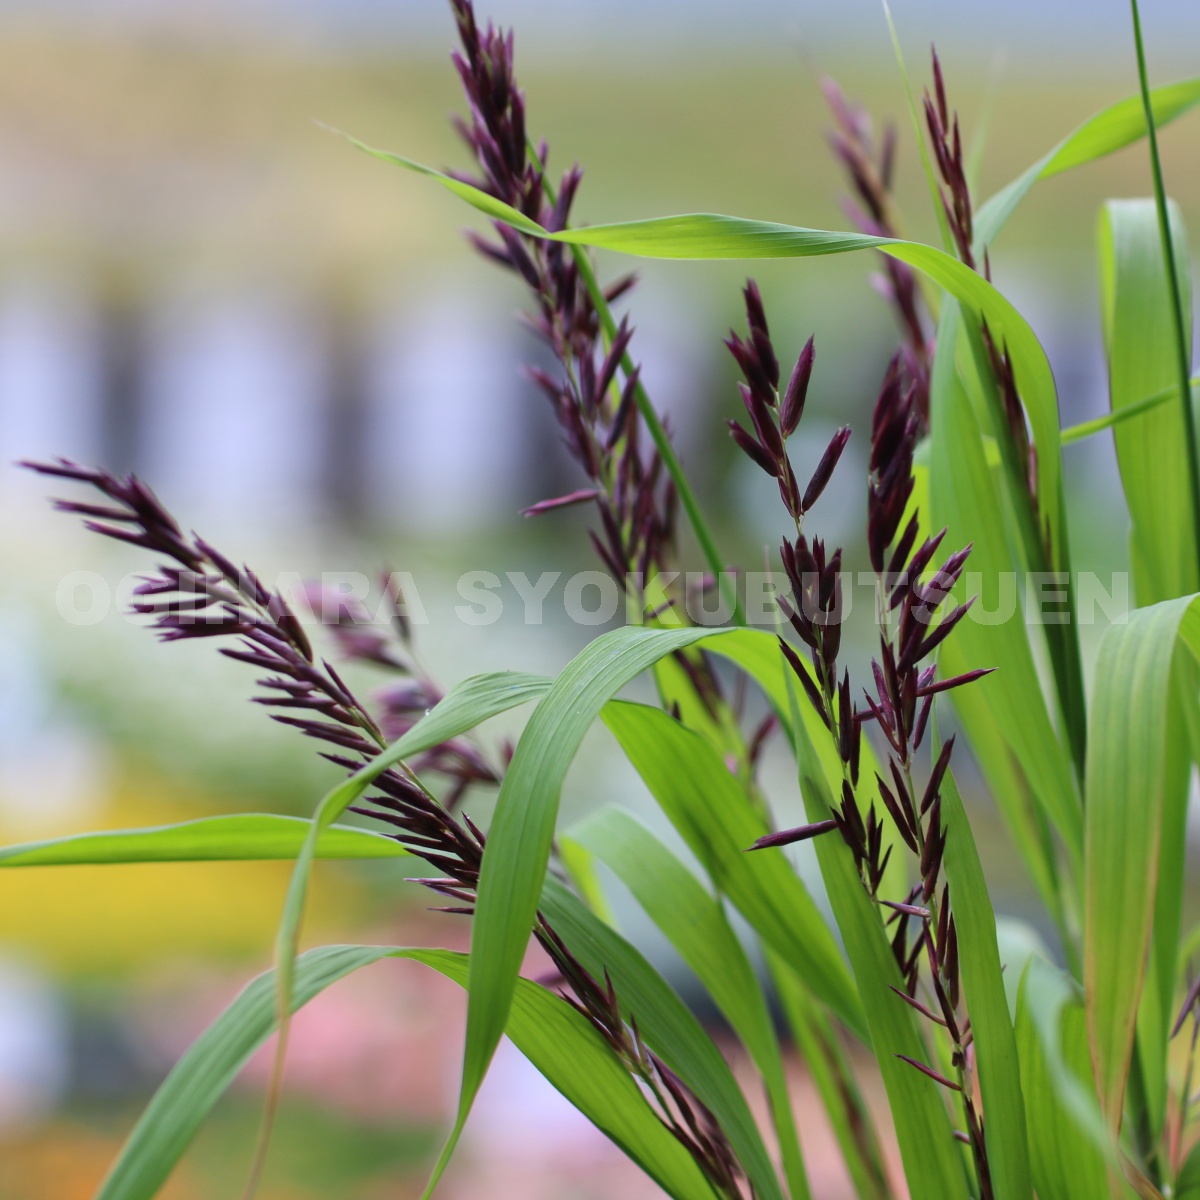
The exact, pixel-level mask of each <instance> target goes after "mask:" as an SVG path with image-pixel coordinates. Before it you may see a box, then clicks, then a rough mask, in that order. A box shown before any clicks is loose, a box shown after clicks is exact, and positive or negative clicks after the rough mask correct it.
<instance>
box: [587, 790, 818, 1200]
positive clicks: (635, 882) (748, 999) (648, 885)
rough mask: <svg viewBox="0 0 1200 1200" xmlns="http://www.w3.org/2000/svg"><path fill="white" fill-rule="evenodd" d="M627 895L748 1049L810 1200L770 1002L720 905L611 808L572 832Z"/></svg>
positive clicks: (788, 1161) (797, 1192)
mask: <svg viewBox="0 0 1200 1200" xmlns="http://www.w3.org/2000/svg"><path fill="white" fill-rule="evenodd" d="M572 837H573V838H574V839H575V840H576V841H578V842H581V843H582V844H583V845H585V846H587V847H589V848H590V849H591V850H592V852H593V853H594V854H595V855H596V856H597V857H598V858H599V859H600V860H601V861H602V862H604V863H605V864H607V866H608V867H609V868H610V870H612V872H613V873H614V874H615V875H616V876H617V878H618V879H620V880H621V882H622V883H623V884H624V885H625V886H626V887H627V888H628V889H629V891H630V892H631V893H632V894H633V896H634V898H635V899H636V900H637V902H638V904H640V905H641V907H642V909H643V910H644V911H645V913H646V915H647V916H648V917H649V918H650V919H651V920H652V921H653V922H654V923H655V925H657V926H658V928H659V929H660V930H662V932H663V934H664V935H665V936H666V937H667V939H668V940H669V941H670V943H671V944H672V945H673V946H674V947H675V949H676V950H677V951H678V952H679V954H680V956H681V957H682V958H683V960H684V962H686V963H687V965H688V966H689V967H690V968H691V969H692V971H694V972H695V974H696V978H697V979H699V980H700V982H701V984H703V986H704V988H705V989H706V990H707V992H708V994H709V995H710V996H711V997H712V1000H713V1003H715V1004H716V1006H717V1007H718V1008H719V1009H720V1010H721V1012H722V1013H723V1014H724V1016H725V1019H726V1020H727V1021H728V1022H729V1025H730V1027H731V1028H732V1029H733V1031H734V1033H736V1034H737V1036H738V1037H739V1038H740V1039H741V1042H742V1045H743V1046H745V1047H746V1050H747V1052H748V1053H749V1055H750V1058H751V1060H752V1061H753V1062H754V1065H755V1066H756V1067H757V1068H758V1071H759V1074H760V1075H761V1076H762V1078H763V1083H764V1085H765V1087H766V1092H767V1099H768V1103H769V1105H770V1108H771V1118H772V1124H773V1125H774V1127H775V1134H776V1137H777V1138H778V1139H779V1145H780V1153H781V1157H782V1159H783V1169H784V1178H785V1179H786V1180H787V1188H788V1195H789V1196H791V1197H792V1200H798V1198H807V1197H810V1196H811V1195H812V1192H811V1190H810V1188H809V1184H808V1175H807V1173H806V1171H805V1168H804V1156H803V1154H802V1153H801V1150H800V1143H799V1140H798V1139H797V1137H796V1126H795V1117H794V1114H793V1112H792V1104H791V1099H790V1097H789V1095H788V1084H787V1077H786V1075H785V1074H784V1069H783V1058H782V1056H781V1055H780V1052H779V1042H778V1040H777V1039H776V1037H775V1030H774V1028H773V1026H772V1022H771V1013H770V1011H769V1009H768V1008H767V1000H766V997H765V995H764V994H763V991H762V988H761V987H760V986H759V983H758V979H757V977H756V976H755V973H754V967H753V966H752V965H751V963H750V959H749V958H748V957H747V955H746V952H745V950H744V949H743V948H742V945H741V943H740V942H739V941H738V939H737V935H736V934H735V933H734V932H733V929H732V928H731V926H730V924H729V921H728V919H727V918H726V916H725V912H724V910H723V909H722V907H721V905H720V903H719V902H718V901H717V900H716V899H714V898H713V897H712V896H711V895H710V894H709V893H708V892H707V891H706V890H705V888H704V886H703V885H702V884H701V883H700V881H699V880H698V879H697V878H696V877H695V876H694V875H693V874H692V872H691V871H690V870H689V869H688V868H687V867H686V866H684V864H683V863H682V862H680V861H679V859H678V858H676V857H675V855H674V854H672V853H671V851H670V850H668V849H667V847H666V846H664V845H663V844H662V842H660V841H659V840H658V838H656V837H655V836H654V834H653V833H651V832H650V830H649V829H647V828H646V826H645V825H643V824H642V823H641V822H640V821H638V820H637V819H636V818H635V817H634V816H633V815H632V814H630V813H628V812H626V811H625V810H623V809H620V808H615V807H609V808H603V809H601V810H600V811H599V812H598V813H595V814H594V815H593V816H591V817H589V818H588V819H587V820H586V821H584V822H583V823H582V824H581V825H576V826H575V827H574V829H573V830H572ZM764 1182H766V1181H754V1183H755V1190H756V1192H757V1193H758V1194H760V1195H762V1196H764V1197H765V1196H770V1195H775V1196H780V1195H781V1194H782V1193H780V1191H779V1187H778V1184H777V1182H776V1181H775V1180H774V1179H773V1178H772V1179H771V1180H770V1181H769V1186H767V1187H764Z"/></svg>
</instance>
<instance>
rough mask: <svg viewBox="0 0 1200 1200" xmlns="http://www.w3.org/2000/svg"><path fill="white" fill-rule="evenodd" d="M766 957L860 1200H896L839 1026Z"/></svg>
mask: <svg viewBox="0 0 1200 1200" xmlns="http://www.w3.org/2000/svg"><path fill="white" fill-rule="evenodd" d="M766 957H767V963H768V965H769V967H770V969H771V978H772V980H774V982H775V988H776V991H777V993H778V995H779V1002H780V1005H781V1006H782V1008H783V1011H784V1014H785V1016H786V1017H787V1022H788V1027H789V1029H791V1031H792V1037H793V1038H794V1039H795V1042H796V1048H797V1050H799V1052H800V1055H801V1057H802V1058H803V1060H804V1064H805V1066H806V1067H807V1068H808V1071H809V1074H810V1075H811V1076H812V1080H813V1083H814V1085H815V1086H816V1089H817V1093H818V1095H819V1096H820V1097H821V1104H822V1107H823V1108H824V1109H825V1116H826V1117H827V1118H828V1119H829V1123H830V1125H831V1126H832V1127H833V1135H834V1137H835V1138H836V1139H837V1143H838V1146H839V1147H840V1149H841V1151H842V1158H843V1160H844V1162H845V1164H846V1170H847V1172H848V1173H849V1175H850V1178H851V1180H852V1181H853V1182H854V1188H855V1191H856V1192H857V1194H858V1196H859V1200H891V1198H892V1197H893V1196H894V1195H895V1192H894V1190H893V1189H892V1187H891V1185H890V1183H889V1181H888V1175H887V1170H886V1169H885V1167H884V1162H883V1152H882V1150H881V1149H880V1147H879V1139H878V1136H877V1135H876V1132H875V1123H874V1120H873V1119H872V1116H871V1111H870V1109H869V1108H868V1107H867V1104H866V1101H865V1100H864V1099H863V1096H862V1092H861V1090H860V1089H859V1086H858V1081H857V1080H856V1079H855V1076H854V1071H853V1069H852V1068H851V1066H850V1063H849V1061H848V1058H847V1056H846V1054H845V1053H844V1051H843V1049H842V1047H841V1045H840V1043H839V1040H838V1036H837V1034H836V1032H835V1031H834V1028H833V1025H832V1024H831V1022H830V1020H829V1018H828V1016H827V1015H826V1014H825V1012H824V1010H823V1009H822V1007H821V1005H820V1003H818V1001H816V1000H815V999H814V998H813V996H812V994H811V993H810V992H809V991H808V989H807V988H806V987H805V986H804V984H803V983H802V982H801V980H800V979H799V977H798V976H797V975H796V973H795V971H793V970H792V969H791V968H790V967H789V966H788V965H787V964H786V963H785V962H784V961H783V960H782V959H781V958H780V957H779V955H777V954H775V953H773V952H772V951H771V950H770V949H768V950H767V953H766Z"/></svg>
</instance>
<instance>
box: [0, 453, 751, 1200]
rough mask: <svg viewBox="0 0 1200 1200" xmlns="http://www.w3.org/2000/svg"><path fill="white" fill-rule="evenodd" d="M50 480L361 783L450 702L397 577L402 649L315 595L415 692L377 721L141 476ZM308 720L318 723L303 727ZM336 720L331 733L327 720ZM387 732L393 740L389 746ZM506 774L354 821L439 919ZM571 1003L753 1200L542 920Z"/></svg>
mask: <svg viewBox="0 0 1200 1200" xmlns="http://www.w3.org/2000/svg"><path fill="white" fill-rule="evenodd" d="M23 465H24V466H27V467H29V468H30V469H31V470H34V471H37V472H38V473H39V474H42V475H48V476H52V477H56V478H60V479H66V480H71V481H74V482H78V483H83V484H87V485H89V486H91V487H93V488H95V489H96V490H97V491H99V492H100V494H101V495H102V496H103V498H104V503H102V504H94V503H87V502H81V501H73V500H57V501H55V507H56V508H57V509H59V510H60V511H62V512H67V513H73V514H76V515H78V516H82V517H83V518H84V524H85V526H86V527H87V528H88V529H90V530H92V531H93V532H95V533H98V534H100V535H101V536H103V537H108V538H112V539H114V540H116V541H120V542H125V543H128V544H130V545H134V546H137V547H139V548H141V549H144V550H148V551H151V552H152V553H156V554H159V555H161V556H162V557H163V558H165V559H167V560H168V561H167V562H163V563H159V564H158V565H157V567H156V570H155V572H154V573H153V574H151V575H148V576H146V577H145V578H144V580H143V582H142V583H141V584H140V585H139V586H138V588H137V589H135V591H136V595H137V596H138V597H140V598H139V599H137V600H136V601H135V602H134V606H133V608H134V611H135V612H137V613H139V614H142V615H146V616H150V617H153V621H152V627H153V628H155V629H157V630H158V631H159V635H160V637H161V638H162V639H163V640H165V641H176V640H180V639H183V638H194V637H222V638H239V639H241V641H240V645H238V646H237V647H222V648H221V653H222V654H225V655H227V656H228V657H229V658H232V659H236V660H237V661H239V662H244V663H247V664H248V665H250V666H254V667H257V668H259V669H262V670H265V671H268V672H270V674H269V675H267V676H266V677H264V678H263V679H261V680H260V681H259V682H260V684H261V686H262V687H263V688H264V691H265V694H264V695H263V696H260V697H257V698H256V702H257V703H259V704H263V705H265V706H266V707H268V708H269V709H276V710H279V711H276V712H272V713H271V716H272V717H273V718H274V719H275V720H277V721H280V722H282V723H283V724H285V725H289V726H292V727H293V728H296V729H299V730H300V731H301V732H302V733H304V734H306V735H307V736H309V737H313V738H316V739H318V740H319V741H322V742H324V743H326V744H327V745H329V746H330V747H331V748H332V752H330V751H325V752H323V753H322V757H323V758H326V759H328V760H329V761H330V762H332V763H334V764H336V765H337V766H340V767H342V768H343V769H344V770H346V771H347V772H354V771H357V770H358V769H359V768H360V767H362V766H363V765H364V763H366V762H369V761H370V760H371V759H372V758H374V757H375V756H376V755H377V754H378V753H379V751H380V750H382V749H383V748H384V747H386V745H387V737H388V733H392V734H395V733H396V732H397V730H399V731H402V730H403V729H404V728H408V727H410V726H411V725H412V724H414V723H415V721H416V720H418V719H419V717H420V715H422V714H423V713H424V711H425V710H426V708H428V707H430V706H432V704H435V703H436V702H437V700H438V699H439V698H440V696H441V692H440V690H439V689H438V688H437V685H436V684H435V683H434V682H433V681H432V680H431V679H429V678H428V676H426V675H424V674H423V673H422V672H421V671H420V670H419V669H418V668H417V666H416V663H415V659H414V658H413V656H412V648H411V629H410V628H409V625H408V621H407V619H406V617H405V615H404V607H403V597H402V596H401V595H400V593H399V591H398V590H396V588H395V585H394V582H393V580H392V579H391V577H390V576H388V577H386V578H385V581H384V594H385V597H387V599H388V600H389V601H390V603H391V607H392V622H391V625H392V633H393V636H392V637H387V636H385V635H384V634H382V633H380V632H379V631H378V630H377V629H374V628H368V625H369V624H370V621H369V617H368V615H367V614H366V612H365V610H363V609H362V607H361V605H358V604H357V603H356V602H354V601H351V600H348V599H346V597H344V596H342V595H339V594H336V593H334V594H332V595H331V594H329V593H325V592H321V591H319V590H317V589H314V590H312V591H310V594H309V597H308V599H309V601H310V603H312V602H314V601H315V603H313V607H314V609H316V608H318V606H319V611H320V612H321V613H322V614H323V615H324V616H326V617H328V618H329V619H330V622H331V625H332V629H333V632H334V640H335V642H336V643H337V644H338V646H339V647H340V648H341V650H342V652H343V653H344V655H345V656H346V657H348V658H350V659H353V660H356V661H358V662H365V663H370V664H373V665H375V666H378V667H383V668H386V669H388V670H390V671H393V672H395V673H397V674H398V675H399V676H400V677H401V678H400V679H399V680H398V681H397V682H396V683H394V684H393V685H392V686H391V688H390V689H388V690H387V691H386V692H385V694H384V707H385V714H384V715H383V716H382V717H380V718H378V719H377V718H376V717H374V716H372V715H371V713H370V711H369V710H368V708H367V706H366V705H365V704H364V703H362V702H361V701H360V700H359V699H358V698H357V697H356V696H355V695H354V693H353V692H352V691H351V690H350V688H349V687H348V686H347V685H346V683H345V682H344V681H343V680H342V679H341V677H340V676H339V674H338V673H337V671H336V670H335V668H334V667H333V666H332V664H330V663H329V662H326V661H324V660H321V661H318V660H317V659H316V658H315V656H314V654H313V650H312V647H311V645H310V643H309V640H308V637H307V635H306V634H305V632H304V629H303V627H302V626H301V624H300V622H299V620H298V619H297V618H296V616H295V614H294V613H293V611H292V609H291V608H290V606H289V605H288V604H287V602H286V601H285V600H284V598H283V597H282V596H281V595H280V594H279V593H278V592H276V591H271V590H270V589H268V588H267V587H266V586H265V585H264V584H263V583H262V581H261V579H260V578H259V576H258V575H256V574H255V573H254V572H253V571H251V570H250V569H249V568H248V567H243V568H240V569H239V568H237V567H235V566H234V564H233V561H232V560H231V559H230V558H228V557H227V556H226V555H224V554H222V553H221V552H220V551H219V550H217V549H216V548H215V547H213V546H212V545H210V544H209V543H207V542H206V541H204V540H203V539H202V538H199V537H197V536H196V535H195V534H190V535H189V534H185V533H184V532H183V529H182V526H181V525H180V524H179V522H178V521H177V520H176V519H175V518H174V517H173V516H172V515H171V513H170V512H169V511H168V510H167V509H166V508H165V507H164V506H163V504H162V503H161V501H159V499H158V498H157V497H156V496H155V495H154V493H153V492H152V491H151V490H150V489H149V488H148V487H147V486H146V485H145V484H144V483H142V482H141V480H139V479H137V478H136V477H135V476H132V475H131V476H127V477H124V478H119V477H117V476H114V475H111V474H109V473H108V472H106V471H101V470H95V469H92V468H88V467H82V466H80V465H78V464H76V463H73V462H70V461H68V460H66V459H60V460H58V461H56V462H53V463H34V462H31V463H25V464H23ZM297 710H300V711H306V712H308V713H311V714H312V716H304V717H299V716H294V715H292V714H294V713H295V712H296V711H297ZM316 717H320V718H322V719H321V720H317V719H315V718H316ZM385 731H386V732H385ZM502 757H503V759H504V763H503V765H502V766H501V767H499V768H494V767H491V766H490V765H488V763H487V761H486V759H485V758H484V757H483V756H482V754H480V752H479V751H477V750H476V749H475V748H474V747H473V746H471V745H470V744H469V743H468V742H466V741H465V740H462V739H455V740H452V741H450V742H446V743H444V744H442V745H441V746H437V747H435V748H434V749H433V750H431V751H430V752H428V754H427V755H425V756H424V758H423V766H424V768H425V769H428V770H433V771H437V772H440V773H441V774H443V775H445V776H447V777H449V779H450V781H451V785H452V786H451V790H450V793H449V795H448V796H447V798H446V800H445V801H441V800H439V799H437V798H436V797H435V796H434V795H433V794H432V793H430V792H429V791H428V789H427V788H426V787H425V786H424V784H423V783H422V782H421V781H420V779H418V777H417V770H416V769H417V767H418V766H420V765H422V763H421V762H419V761H414V762H413V763H398V764H397V765H396V766H394V767H391V768H389V769H388V770H386V771H384V772H383V773H382V774H381V775H379V776H378V777H377V778H376V779H375V781H374V785H373V787H374V791H373V792H372V794H370V795H369V796H367V797H366V799H365V802H364V803H363V804H361V805H358V806H355V807H354V808H353V810H352V811H354V812H357V813H360V814H362V815H364V816H367V817H370V818H372V819H373V820H376V821H379V822H381V823H382V824H384V825H385V826H386V827H387V829H388V830H389V832H390V836H392V837H394V838H395V839H396V840H397V841H398V842H400V843H401V844H402V845H403V846H405V847H406V848H407V849H408V850H410V851H411V852H412V853H413V854H414V855H416V856H417V857H419V858H421V859H423V860H424V861H425V862H426V863H428V864H429V865H430V866H431V867H433V868H434V869H435V870H436V871H439V872H441V874H440V875H437V876H434V877H430V878H416V879H413V880H412V881H411V882H414V883H419V884H421V885H423V886H424V887H426V888H428V889H429V890H431V891H433V892H435V893H437V894H438V895H439V896H441V897H443V898H445V899H447V900H449V901H450V904H448V905H446V906H443V907H440V908H438V909H437V910H436V911H439V912H446V913H457V914H462V915H467V916H470V915H472V914H473V913H474V910H475V889H476V887H477V885H478V882H479V871H480V868H481V865H482V861H483V852H484V846H485V837H484V834H483V833H482V832H481V831H480V829H479V828H478V827H477V826H476V825H475V823H474V822H473V821H472V820H471V818H470V817H469V816H467V815H466V814H465V813H464V814H459V815H456V814H455V813H454V812H453V811H452V808H453V806H454V804H455V803H457V801H458V799H459V798H460V797H461V795H462V791H463V790H465V788H466V786H468V785H469V784H470V783H473V782H489V783H495V782H499V780H500V777H501V775H502V772H503V769H504V767H505V766H507V759H508V757H509V753H508V751H507V750H506V751H505V752H504V754H503V756H502ZM534 934H535V936H536V937H537V939H538V941H539V943H540V944H541V945H542V946H543V948H544V949H545V950H546V952H547V954H548V955H549V956H550V958H551V961H552V962H553V963H554V966H555V969H556V971H557V972H558V975H559V977H560V978H561V979H562V980H563V981H564V982H565V984H566V985H567V986H568V987H569V989H570V991H571V994H572V995H571V1002H572V1003H573V1004H575V1006H576V1007H577V1008H578V1009H579V1010H580V1011H581V1012H583V1013H584V1014H585V1015H586V1016H587V1017H588V1019H589V1020H590V1021H592V1023H593V1024H594V1025H595V1026H596V1027H597V1029H598V1030H599V1031H600V1032H601V1033H602V1034H603V1036H604V1037H605V1038H606V1040H607V1041H608V1042H609V1043H610V1045H613V1047H614V1050H616V1051H617V1052H618V1053H619V1055H620V1056H621V1058H622V1060H623V1061H625V1062H626V1064H627V1065H628V1066H629V1068H630V1070H631V1071H633V1072H634V1073H635V1074H637V1075H638V1077H639V1078H641V1079H643V1081H644V1082H645V1083H646V1084H647V1086H648V1087H649V1088H650V1090H651V1092H652V1094H653V1095H654V1096H655V1099H656V1102H657V1104H658V1107H659V1110H660V1116H661V1118H662V1120H663V1122H664V1124H666V1126H667V1127H668V1128H669V1129H670V1130H671V1131H672V1133H673V1134H674V1135H675V1136H676V1137H677V1138H678V1139H679V1140H680V1142H681V1143H682V1144H683V1145H685V1146H686V1147H687V1148H688V1149H689V1151H690V1152H691V1153H692V1154H693V1155H694V1157H695V1158H696V1161H697V1162H698V1163H699V1165H700V1166H701V1168H702V1169H703V1170H704V1171H705V1173H706V1175H707V1177H708V1178H709V1179H710V1180H711V1181H712V1182H713V1184H714V1187H715V1188H716V1189H717V1193H718V1194H719V1195H721V1196H722V1197H728V1200H738V1198H739V1197H740V1196H741V1192H740V1190H739V1183H738V1180H739V1179H741V1178H742V1177H743V1173H742V1171H741V1167H740V1165H739V1164H738V1162H737V1159H736V1157H735V1156H734V1154H733V1152H732V1150H731V1149H730V1147H729V1144H728V1142H727V1141H726V1140H725V1137H724V1135H723V1133H722V1132H721V1130H720V1128H719V1126H718V1124H717V1122H716V1119H715V1118H714V1117H713V1115H712V1113H710V1112H709V1111H708V1109H707V1108H705V1107H704V1105H703V1104H701V1103H700V1102H699V1101H698V1100H696V1098H695V1097H694V1096H692V1095H691V1093H690V1092H689V1091H688V1089H687V1088H686V1087H685V1086H684V1084H683V1083H682V1082H681V1081H680V1080H679V1079H678V1078H676V1077H675V1076H674V1075H673V1074H672V1073H671V1072H670V1071H669V1069H668V1068H667V1067H666V1066H665V1064H663V1063H662V1062H661V1061H660V1060H659V1059H658V1058H657V1057H656V1056H655V1055H654V1054H653V1052H652V1051H651V1050H650V1049H649V1048H647V1047H646V1046H645V1044H644V1043H643V1042H642V1040H641V1038H640V1036H639V1035H638V1033H637V1025H636V1022H634V1021H633V1020H632V1019H630V1021H629V1022H628V1023H626V1021H625V1020H624V1018H623V1017H622V1016H621V1011H620V1008H619V1006H618V1003H617V998H616V996H615V994H614V992H613V989H612V986H611V983H608V982H607V980H606V983H605V984H604V985H601V984H600V983H598V982H597V980H596V979H595V978H594V977H593V976H591V975H590V974H589V973H588V972H587V971H586V970H585V969H584V968H583V967H582V965H581V964H580V963H579V961H578V960H577V958H576V957H575V956H574V954H572V952H571V951H570V949H569V948H568V947H567V946H566V944H565V943H564V942H563V941H562V939H561V938H560V937H559V936H558V935H557V934H556V933H555V931H554V930H553V929H552V928H551V927H550V925H549V924H548V923H547V922H546V921H545V919H544V918H542V917H541V916H540V915H539V918H538V925H537V927H536V928H535V930H534Z"/></svg>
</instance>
